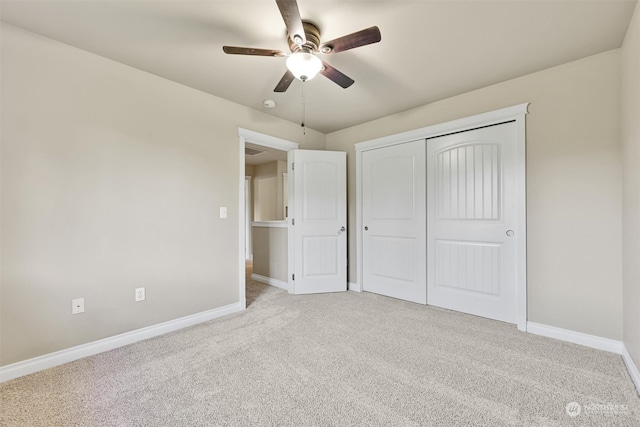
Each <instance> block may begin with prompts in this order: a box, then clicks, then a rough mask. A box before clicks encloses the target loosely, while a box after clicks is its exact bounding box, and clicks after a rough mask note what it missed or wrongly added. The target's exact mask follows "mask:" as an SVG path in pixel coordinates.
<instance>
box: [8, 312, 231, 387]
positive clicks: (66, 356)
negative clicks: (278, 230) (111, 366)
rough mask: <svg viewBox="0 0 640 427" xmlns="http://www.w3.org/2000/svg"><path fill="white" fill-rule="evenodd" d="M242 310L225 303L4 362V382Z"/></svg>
mask: <svg viewBox="0 0 640 427" xmlns="http://www.w3.org/2000/svg"><path fill="white" fill-rule="evenodd" d="M241 310H242V308H241V306H240V303H239V302H237V303H234V304H230V305H226V306H224V307H219V308H214V309H213V310H207V311H203V312H201V313H196V314H192V315H189V316H185V317H180V318H178V319H174V320H169V321H167V322H163V323H158V324H156V325H152V326H147V327H145V328H140V329H136V330H134V331H130V332H125V333H123V334H119V335H114V336H112V337H109V338H104V339H101V340H98V341H93V342H90V343H87V344H82V345H78V346H75V347H71V348H67V349H64V350H60V351H56V352H54V353H49V354H45V355H43V356H38V357H34V358H32V359H28V360H24V361H21V362H16V363H13V364H11V365H6V366H2V367H0V383H2V382H5V381H9V380H12V379H14V378H18V377H22V376H24V375H29V374H33V373H35V372H39V371H42V370H45V369H49V368H53V367H55V366H59V365H63V364H65V363H69V362H73V361H74V360H78V359H82V358H84V357H88V356H93V355H95V354H98V353H102V352H105V351H109V350H113V349H115V348H118V347H123V346H125V345H129V344H133V343H136V342H138V341H142V340H146V339H149V338H153V337H157V336H159V335H164V334H166V333H169V332H173V331H177V330H179V329H183V328H187V327H189V326H193V325H197V324H199V323H203V322H207V321H209V320H213V319H217V318H218V317H222V316H226V315H229V314H233V313H236V312H238V311H241Z"/></svg>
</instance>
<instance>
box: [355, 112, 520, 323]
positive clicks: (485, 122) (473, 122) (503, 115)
mask: <svg viewBox="0 0 640 427" xmlns="http://www.w3.org/2000/svg"><path fill="white" fill-rule="evenodd" d="M528 106H529V103H528V102H527V103H524V104H519V105H514V106H512V107H507V108H503V109H500V110H495V111H490V112H487V113H482V114H477V115H474V116H470V117H465V118H461V119H457V120H452V121H449V122H445V123H440V124H436V125H433V126H428V127H424V128H420V129H415V130H412V131H408V132H402V133H398V134H395V135H390V136H386V137H383V138H377V139H372V140H368V141H364V142H360V143H357V144H355V149H356V253H357V256H356V258H357V274H358V276H357V282H353V281H352V282H351V283H350V284H349V289H350V290H352V291H357V292H362V277H363V270H362V261H363V259H362V248H363V245H362V238H363V229H362V227H363V221H362V216H363V215H362V184H363V183H362V181H363V180H362V153H363V152H364V151H367V150H371V149H375V148H380V147H385V146H390V145H396V144H402V143H406V142H411V141H415V140H416V139H425V140H426V139H429V138H433V137H436V136H441V135H446V134H450V133H454V132H464V131H466V130H471V129H475V128H479V127H483V126H490V125H494V124H499V123H503V122H506V121H515V123H516V129H517V130H516V133H517V136H516V138H517V141H516V145H517V148H516V150H517V160H516V164H517V183H516V188H517V211H518V214H517V226H516V230H514V231H515V232H516V233H517V235H518V236H520V238H519V239H518V247H517V257H516V258H517V271H518V272H517V285H516V288H517V290H516V292H517V298H516V301H517V302H516V304H517V307H516V324H517V327H518V329H519V330H521V331H526V330H527V235H526V230H527V223H526V221H527V218H526V161H525V142H526V130H525V116H526V114H527V113H528V111H527V108H528ZM427 232H428V230H427ZM426 262H427V260H426V259H425V263H426Z"/></svg>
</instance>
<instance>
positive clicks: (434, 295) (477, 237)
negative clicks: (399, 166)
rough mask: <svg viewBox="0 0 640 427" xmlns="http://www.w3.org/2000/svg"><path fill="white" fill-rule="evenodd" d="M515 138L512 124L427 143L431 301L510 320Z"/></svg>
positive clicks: (514, 293)
mask: <svg viewBox="0 0 640 427" xmlns="http://www.w3.org/2000/svg"><path fill="white" fill-rule="evenodd" d="M516 140H517V138H516V125H515V123H514V122H510V123H504V124H500V125H494V126H489V127H485V128H480V129H475V130H469V131H466V132H461V133H455V134H451V135H445V136H440V137H436V138H431V139H428V140H427V169H428V178H427V206H428V208H427V270H428V303H429V304H430V305H435V306H439V307H444V308H448V309H452V310H457V311H462V312H465V313H470V314H475V315H478V316H483V317H487V318H491V319H496V320H501V321H504V322H508V323H516V321H517V318H516V307H517V300H516V297H517V257H516V256H517V248H518V245H517V240H518V238H519V236H518V234H517V233H516V231H515V230H516V229H517V186H516V183H517V175H516V173H517V170H516V166H517V162H516V154H517V147H516Z"/></svg>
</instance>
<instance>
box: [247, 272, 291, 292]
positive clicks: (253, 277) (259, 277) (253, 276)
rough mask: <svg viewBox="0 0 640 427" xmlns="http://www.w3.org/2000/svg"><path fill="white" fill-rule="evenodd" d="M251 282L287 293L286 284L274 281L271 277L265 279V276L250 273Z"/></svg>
mask: <svg viewBox="0 0 640 427" xmlns="http://www.w3.org/2000/svg"><path fill="white" fill-rule="evenodd" d="M251 280H255V281H256V282H260V283H264V284H265V285H271V286H275V287H276V288H280V289H284V290H285V291H287V292H288V291H289V283H288V282H283V281H282V280H278V279H274V278H273V277H267V276H262V275H260V274H256V273H251Z"/></svg>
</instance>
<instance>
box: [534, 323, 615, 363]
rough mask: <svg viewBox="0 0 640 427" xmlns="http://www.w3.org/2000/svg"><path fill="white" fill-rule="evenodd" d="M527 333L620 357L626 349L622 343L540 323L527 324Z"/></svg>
mask: <svg viewBox="0 0 640 427" xmlns="http://www.w3.org/2000/svg"><path fill="white" fill-rule="evenodd" d="M527 332H530V333H532V334H535V335H542V336H544V337H549V338H555V339H557V340H561V341H567V342H571V343H574V344H580V345H583V346H585V347H591V348H595V349H598V350H604V351H609V352H611V353H616V354H620V355H621V354H622V350H623V349H624V344H623V343H622V341H616V340H612V339H609V338H602V337H598V336H595V335H589V334H583V333H582V332H575V331H570V330H568V329H562V328H556V327H555V326H548V325H542V324H540V323H534V322H527Z"/></svg>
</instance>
